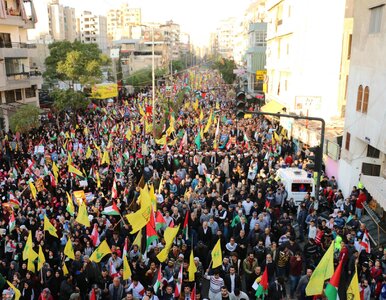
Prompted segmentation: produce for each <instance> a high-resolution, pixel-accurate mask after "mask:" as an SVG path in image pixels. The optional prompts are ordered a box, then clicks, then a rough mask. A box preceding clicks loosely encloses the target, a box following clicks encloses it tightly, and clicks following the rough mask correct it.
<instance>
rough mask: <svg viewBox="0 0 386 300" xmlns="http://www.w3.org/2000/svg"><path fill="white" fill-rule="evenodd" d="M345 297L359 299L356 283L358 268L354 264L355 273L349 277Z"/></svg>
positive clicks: (351, 299) (353, 299)
mask: <svg viewBox="0 0 386 300" xmlns="http://www.w3.org/2000/svg"><path fill="white" fill-rule="evenodd" d="M347 299H350V300H360V299H361V296H360V292H359V284H358V270H357V267H356V266H355V273H354V276H353V278H352V279H351V282H350V285H349V286H348V288H347Z"/></svg>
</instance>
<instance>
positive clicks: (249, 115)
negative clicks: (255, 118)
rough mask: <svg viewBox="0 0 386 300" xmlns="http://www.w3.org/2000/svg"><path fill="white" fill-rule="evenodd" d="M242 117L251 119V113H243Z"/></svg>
mask: <svg viewBox="0 0 386 300" xmlns="http://www.w3.org/2000/svg"><path fill="white" fill-rule="evenodd" d="M244 119H252V114H244Z"/></svg>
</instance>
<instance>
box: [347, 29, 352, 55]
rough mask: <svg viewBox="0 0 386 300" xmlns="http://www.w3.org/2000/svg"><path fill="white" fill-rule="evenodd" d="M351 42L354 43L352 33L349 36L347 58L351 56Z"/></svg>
mask: <svg viewBox="0 0 386 300" xmlns="http://www.w3.org/2000/svg"><path fill="white" fill-rule="evenodd" d="M351 44H352V34H350V35H349V36H348V49H347V59H350V58H351Z"/></svg>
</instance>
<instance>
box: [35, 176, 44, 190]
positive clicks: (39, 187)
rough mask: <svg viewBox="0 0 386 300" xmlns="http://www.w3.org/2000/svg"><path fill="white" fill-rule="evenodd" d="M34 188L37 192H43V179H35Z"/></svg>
mask: <svg viewBox="0 0 386 300" xmlns="http://www.w3.org/2000/svg"><path fill="white" fill-rule="evenodd" d="M35 186H36V189H37V190H38V192H42V191H44V182H43V178H39V179H37V180H36V182H35Z"/></svg>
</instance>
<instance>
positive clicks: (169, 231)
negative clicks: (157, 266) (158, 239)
mask: <svg viewBox="0 0 386 300" xmlns="http://www.w3.org/2000/svg"><path fill="white" fill-rule="evenodd" d="M178 230H180V225H178V226H177V227H174V228H172V227H167V228H166V230H165V233H164V239H165V248H163V249H162V251H161V252H160V253H158V255H157V258H158V260H159V261H160V262H164V261H165V260H166V259H167V258H168V255H169V251H170V248H171V247H172V245H173V241H174V239H175V237H176V235H177V233H178Z"/></svg>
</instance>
